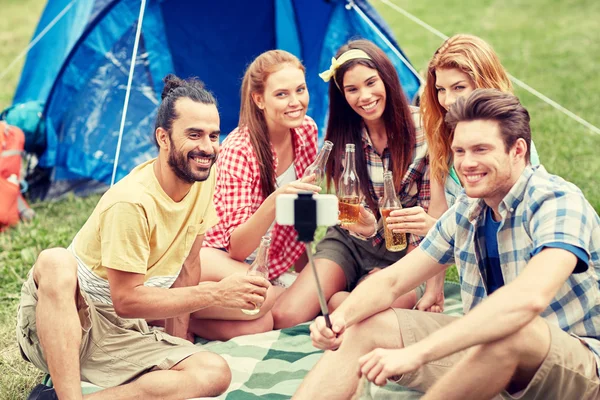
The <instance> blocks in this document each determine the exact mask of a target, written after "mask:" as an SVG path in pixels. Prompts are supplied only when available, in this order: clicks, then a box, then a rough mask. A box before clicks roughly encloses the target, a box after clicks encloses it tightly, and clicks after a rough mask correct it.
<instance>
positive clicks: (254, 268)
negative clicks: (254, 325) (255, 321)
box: [242, 236, 271, 315]
mask: <svg viewBox="0 0 600 400" xmlns="http://www.w3.org/2000/svg"><path fill="white" fill-rule="evenodd" d="M270 246H271V238H270V237H269V236H263V237H262V239H261V240H260V247H259V248H258V254H257V255H256V259H255V260H254V262H253V263H252V265H250V268H248V272H247V273H246V276H247V277H248V278H262V279H264V280H267V279H269V247H270ZM267 282H268V281H267ZM261 293H262V291H261ZM266 295H267V291H266V290H265V292H264V295H263V296H262V299H259V300H258V301H249V302H250V303H251V304H253V305H254V308H247V307H242V312H243V313H244V314H246V315H256V314H258V313H259V312H260V306H262V304H263V303H264V301H265V296H266Z"/></svg>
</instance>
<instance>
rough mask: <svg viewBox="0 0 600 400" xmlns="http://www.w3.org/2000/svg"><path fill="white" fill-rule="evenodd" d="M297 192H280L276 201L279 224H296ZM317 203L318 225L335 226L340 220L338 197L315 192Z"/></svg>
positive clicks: (313, 196)
mask: <svg viewBox="0 0 600 400" xmlns="http://www.w3.org/2000/svg"><path fill="white" fill-rule="evenodd" d="M297 198H298V195H297V194H280V195H279V196H277V200H276V201H275V221H276V222H277V223H278V224H279V225H295V222H296V221H294V215H295V210H294V202H295V200H296V199H297ZM312 199H313V201H314V202H315V203H316V205H317V208H316V209H317V213H316V214H317V215H316V219H317V220H316V225H317V226H333V225H336V224H337V222H338V213H339V209H338V199H337V197H336V196H335V195H333V194H313V195H312Z"/></svg>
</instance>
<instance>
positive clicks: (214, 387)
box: [191, 352, 231, 397]
mask: <svg viewBox="0 0 600 400" xmlns="http://www.w3.org/2000/svg"><path fill="white" fill-rule="evenodd" d="M191 358H193V359H194V361H195V362H194V368H193V373H194V378H195V383H196V384H197V386H198V389H199V390H198V393H199V394H201V395H202V396H207V397H214V396H218V395H220V394H222V393H224V392H225V391H226V390H227V389H228V388H229V385H230V384H231V369H230V368H229V365H228V364H227V361H225V359H224V358H223V357H221V356H220V355H218V354H215V353H209V352H202V353H198V354H195V355H193V356H191Z"/></svg>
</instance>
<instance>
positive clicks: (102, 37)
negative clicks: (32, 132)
mask: <svg viewBox="0 0 600 400" xmlns="http://www.w3.org/2000/svg"><path fill="white" fill-rule="evenodd" d="M347 4H348V3H347V1H345V0H329V1H327V0H256V1H252V2H249V1H243V0H238V1H229V2H196V1H191V0H162V1H161V0H148V2H147V6H146V10H145V16H144V20H143V22H142V34H141V39H140V43H139V47H138V52H137V57H136V62H135V63H136V64H135V70H134V75H133V81H132V82H133V83H132V89H131V93H130V99H129V106H128V111H127V116H126V123H125V131H124V134H123V141H122V146H121V149H120V152H121V156H120V158H119V163H118V166H117V175H116V180H119V179H120V178H122V177H123V176H125V175H126V174H127V173H128V172H129V171H130V170H131V169H132V168H133V167H134V166H135V165H137V164H138V163H140V162H143V161H145V160H147V159H149V158H151V157H154V156H155V155H156V149H155V147H154V145H153V140H152V131H153V129H154V119H155V115H156V110H157V106H158V104H159V102H160V93H161V91H162V87H163V83H162V78H163V77H164V76H165V75H167V74H168V73H175V74H176V75H178V76H180V77H183V78H187V77H191V76H197V77H199V78H200V79H202V80H203V81H204V82H205V83H206V86H207V88H208V89H209V90H211V91H212V92H213V93H214V94H215V96H216V97H217V100H218V102H219V111H220V114H221V131H222V132H224V133H227V132H230V131H231V130H232V129H233V128H234V127H235V126H236V125H237V120H238V112H239V104H240V94H239V92H240V85H241V80H242V77H243V73H244V70H245V68H246V66H247V65H248V64H249V63H250V62H251V61H252V60H253V59H254V58H255V57H256V56H258V55H259V54H260V53H262V52H264V51H266V50H269V49H274V48H281V49H284V50H288V51H290V52H292V53H294V54H296V55H297V56H298V57H299V58H300V59H301V60H302V61H303V63H304V65H305V66H306V70H307V75H306V77H307V85H308V88H309V92H310V95H311V102H310V107H309V110H308V114H309V115H310V116H312V117H313V118H314V119H315V121H316V123H317V125H318V126H319V129H320V135H321V136H322V135H323V134H324V131H325V123H326V116H327V106H328V95H327V90H328V86H327V84H324V83H323V82H322V81H321V80H320V79H319V78H318V73H319V72H320V71H322V70H325V69H327V68H328V67H329V63H330V60H331V57H332V56H333V55H334V54H335V52H336V50H337V48H339V47H340V46H341V45H342V44H343V43H345V42H347V41H348V40H349V39H351V38H357V37H362V38H366V39H370V40H372V41H373V42H375V43H376V44H377V45H379V46H380V47H381V48H382V49H384V51H385V52H386V53H387V54H388V56H389V57H390V59H392V61H393V63H394V65H395V66H396V68H397V70H398V74H399V76H400V80H401V82H402V84H403V86H404V89H405V92H406V95H407V97H408V98H409V99H411V100H412V98H413V97H414V96H415V95H416V93H417V91H418V87H419V80H418V77H417V76H416V75H415V74H414V73H413V72H411V71H410V70H409V69H408V68H407V67H406V66H405V65H404V64H403V63H402V62H401V61H400V60H399V59H398V57H397V56H396V54H395V53H394V52H393V51H392V50H391V49H389V48H388V46H387V45H386V43H385V41H384V40H383V39H382V38H381V37H380V34H381V35H384V36H385V37H386V38H387V39H388V40H389V41H390V42H391V43H392V44H393V45H394V46H395V47H396V49H397V50H398V51H400V52H401V50H400V48H399V47H398V45H397V43H396V42H395V40H394V39H393V36H392V34H391V31H390V29H389V28H388V27H387V26H386V25H385V23H384V22H383V21H382V20H381V18H380V17H379V16H378V14H377V12H376V11H375V10H374V9H373V8H372V7H371V6H370V5H369V4H368V3H367V2H366V1H364V0H354V2H353V4H354V5H355V6H356V7H359V8H360V10H362V12H363V13H365V14H366V15H367V16H369V18H370V20H371V22H372V23H373V24H374V25H375V26H376V27H377V29H378V30H379V31H380V33H377V32H375V31H374V30H373V28H372V27H371V26H369V24H368V23H367V22H365V21H364V20H363V19H362V18H361V16H360V15H359V14H358V13H357V12H356V11H355V10H353V9H348V8H346V5H347ZM65 9H67V10H68V11H66V13H65V15H64V16H63V17H62V18H61V19H60V21H59V22H58V23H57V24H56V26H55V27H54V28H53V29H52V30H50V31H49V32H48V33H47V34H46V36H45V37H44V38H43V39H42V40H41V41H40V42H39V43H38V45H37V46H35V47H34V48H33V49H32V51H31V52H30V53H29V55H28V58H27V60H26V63H25V66H24V69H23V73H22V76H21V80H20V82H19V85H18V88H17V92H16V94H15V98H14V102H15V104H18V103H23V102H27V101H41V102H42V103H44V104H45V108H44V118H45V122H46V142H47V148H46V150H45V152H44V153H43V154H42V156H41V157H40V159H39V166H40V167H42V168H43V169H49V170H50V173H49V174H48V172H46V175H48V176H49V178H50V182H47V181H46V188H45V189H44V190H41V191H39V190H38V193H39V196H41V197H43V196H44V195H47V196H48V197H49V198H53V197H56V196H59V195H60V194H62V192H64V191H65V190H69V189H72V188H73V187H72V186H73V185H74V184H77V187H78V189H81V191H80V192H79V193H85V191H86V188H87V187H94V188H95V187H97V184H98V183H100V184H101V185H100V187H103V185H107V184H109V183H110V181H111V175H112V171H113V163H114V159H115V154H116V150H117V149H116V146H117V141H118V136H119V127H120V122H121V117H122V110H123V102H124V99H125V93H126V87H127V80H128V74H129V69H130V63H131V51H132V49H133V44H134V39H135V31H136V27H137V23H138V21H137V19H138V15H139V10H140V0H91V1H84V0H71V1H68V0H50V1H49V2H48V5H47V6H46V9H45V11H44V13H43V14H42V17H41V18H40V22H39V26H38V28H37V31H36V34H37V33H39V32H41V31H42V30H43V29H44V28H45V27H46V26H47V25H48V23H49V22H50V21H52V20H53V19H54V18H55V17H56V16H57V15H59V13H60V12H61V11H63V10H65ZM41 65H43V66H44V67H43V68H40V66H41ZM86 181H89V182H90V185H89V186H88V185H86V184H85V182H86ZM91 181H95V182H93V183H94V185H92V183H91ZM72 183H73V185H71V184H72ZM48 184H50V187H51V188H53V187H54V188H59V189H57V190H50V192H49V193H47V192H46V189H47V186H48ZM35 185H36V184H35V183H34V185H33V186H35ZM33 189H34V190H35V187H34V188H33Z"/></svg>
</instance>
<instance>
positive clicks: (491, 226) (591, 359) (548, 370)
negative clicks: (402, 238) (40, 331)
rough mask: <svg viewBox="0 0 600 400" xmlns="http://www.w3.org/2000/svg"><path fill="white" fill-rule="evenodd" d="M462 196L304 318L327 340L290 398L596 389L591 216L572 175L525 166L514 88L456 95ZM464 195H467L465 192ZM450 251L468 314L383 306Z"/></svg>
mask: <svg viewBox="0 0 600 400" xmlns="http://www.w3.org/2000/svg"><path fill="white" fill-rule="evenodd" d="M446 122H447V123H449V125H450V126H451V127H452V128H454V138H453V142H452V150H453V152H454V166H455V169H456V171H457V173H458V175H459V177H460V179H461V181H462V182H463V184H464V188H465V192H466V195H463V196H461V197H460V198H459V199H458V200H457V202H456V204H455V205H454V206H453V207H452V208H451V209H450V210H448V212H446V213H445V214H444V215H443V216H442V217H441V218H440V220H439V221H438V222H437V224H436V226H435V227H434V228H433V229H432V230H431V231H430V233H429V234H428V235H427V237H426V238H425V240H424V241H423V242H422V243H421V245H420V247H419V248H417V249H416V250H415V251H413V252H411V253H410V254H408V255H407V256H406V257H404V258H403V259H401V260H400V261H398V262H397V263H395V264H393V265H392V266H390V267H388V268H387V269H385V270H383V271H381V272H379V273H377V274H376V275H375V276H373V277H372V278H371V279H368V280H367V281H366V282H364V283H363V284H362V285H359V286H358V287H357V288H356V289H355V291H354V292H352V294H351V295H350V296H349V297H348V299H346V300H345V301H344V303H342V305H341V306H340V307H339V308H338V309H336V310H335V311H334V312H333V313H332V314H331V323H332V324H333V327H332V329H328V328H327V327H326V326H325V322H324V320H323V318H322V317H319V318H318V319H317V320H316V321H315V322H314V323H313V324H312V325H311V337H312V339H313V344H314V345H315V346H316V347H319V348H322V349H336V348H339V349H338V350H337V351H333V352H326V353H325V355H324V356H323V358H322V359H321V360H320V362H319V363H318V364H317V366H315V368H314V369H313V370H312V371H311V373H310V374H309V375H308V377H307V378H306V380H305V381H304V382H303V384H302V385H301V387H300V388H299V390H298V392H297V394H296V396H297V398H307V399H309V398H310V399H312V398H326V399H337V398H344V399H346V398H350V396H351V395H352V393H354V391H355V390H356V386H357V382H358V378H359V376H360V375H362V376H365V377H366V378H367V379H368V380H370V381H372V382H374V383H376V384H377V385H383V384H385V383H386V382H387V380H388V379H393V380H395V381H396V382H397V383H398V384H400V385H402V386H407V387H410V388H413V389H416V390H420V391H423V392H427V394H426V395H425V396H424V397H423V399H444V400H446V399H461V400H462V399H491V398H494V399H496V398H502V399H517V398H518V399H536V400H542V399H578V400H583V399H589V400H592V399H599V398H600V388H599V385H600V383H599V382H600V379H599V377H598V374H599V367H600V340H599V339H600V289H599V287H600V282H599V281H598V279H599V276H600V218H599V217H598V214H597V213H596V212H595V211H594V209H593V208H592V207H591V206H590V204H589V203H588V202H587V201H586V199H585V198H584V196H583V194H582V193H581V191H580V190H579V189H578V188H577V187H576V186H574V185H573V184H571V183H568V182H566V181H564V180H563V179H561V178H559V177H557V176H554V175H550V174H549V173H548V172H546V170H545V169H544V168H543V167H541V166H539V167H532V166H531V165H530V164H529V148H530V147H529V146H530V142H531V131H530V127H529V114H528V112H527V110H525V109H524V108H523V107H522V106H521V104H520V103H519V101H518V99H517V98H516V97H514V96H513V95H510V94H506V93H501V92H499V91H495V90H476V91H475V92H473V93H472V94H471V95H470V96H469V98H468V99H459V100H458V101H457V103H456V104H455V105H454V106H453V107H452V108H451V110H450V112H449V113H448V115H447V117H446ZM467 196H468V197H467ZM449 263H456V265H457V267H458V269H459V274H460V283H461V292H462V300H463V306H464V310H465V316H464V317H460V318H459V317H451V316H447V315H439V314H433V313H425V312H420V311H411V310H397V309H390V308H389V307H390V304H392V302H393V301H394V299H395V298H397V297H398V296H400V295H402V294H403V293H406V292H407V291H409V290H411V289H412V288H414V287H416V286H417V285H418V284H419V283H420V282H423V281H424V280H426V279H428V278H429V277H431V276H433V275H435V274H437V273H439V272H440V271H441V270H442V269H443V268H444V266H445V265H446V264H449Z"/></svg>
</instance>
